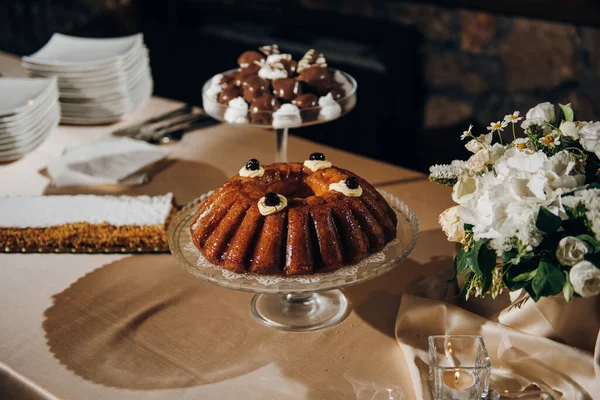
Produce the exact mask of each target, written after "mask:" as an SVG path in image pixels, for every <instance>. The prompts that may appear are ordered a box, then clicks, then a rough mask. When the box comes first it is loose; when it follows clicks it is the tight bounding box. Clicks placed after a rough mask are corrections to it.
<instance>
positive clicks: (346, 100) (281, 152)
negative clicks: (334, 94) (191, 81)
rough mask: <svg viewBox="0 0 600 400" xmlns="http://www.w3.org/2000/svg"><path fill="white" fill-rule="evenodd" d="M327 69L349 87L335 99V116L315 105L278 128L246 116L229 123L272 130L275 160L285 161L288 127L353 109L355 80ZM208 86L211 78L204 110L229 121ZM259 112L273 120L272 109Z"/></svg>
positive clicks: (204, 92) (204, 93) (314, 122)
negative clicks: (342, 79) (239, 120)
mask: <svg viewBox="0 0 600 400" xmlns="http://www.w3.org/2000/svg"><path fill="white" fill-rule="evenodd" d="M328 70H329V72H330V73H331V75H332V76H334V75H335V73H336V72H339V73H340V74H341V76H343V77H344V78H345V79H346V80H347V83H348V88H349V90H347V92H346V95H345V96H344V97H343V98H341V99H339V100H335V102H336V103H337V105H339V107H340V108H341V112H340V113H339V114H338V115H336V116H335V117H333V118H326V117H323V113H322V112H321V111H323V107H320V106H317V107H311V108H304V109H301V110H300V117H301V119H302V122H301V123H299V124H296V125H294V126H288V127H283V128H278V127H277V126H274V125H264V124H256V123H250V122H248V121H249V120H250V119H249V118H247V121H246V122H245V123H239V124H233V123H231V125H234V126H246V127H248V126H251V127H256V128H263V129H272V130H274V131H275V140H276V142H275V146H276V147H275V148H276V153H275V160H276V161H277V162H287V161H288V158H287V144H288V134H289V129H290V128H302V127H304V126H310V125H317V124H323V123H326V122H331V121H334V120H336V119H338V118H340V117H342V116H344V115H346V114H347V113H349V112H350V111H352V109H354V106H355V105H356V90H357V84H356V80H355V79H354V78H353V77H352V76H351V75H349V74H347V73H345V72H343V71H338V70H336V69H334V68H328ZM235 71H237V70H230V71H226V72H223V75H229V74H231V73H233V72H235ZM210 86H211V80H208V81H207V82H206V83H205V84H204V86H203V88H202V103H203V106H204V111H205V112H206V113H207V114H208V115H210V116H211V117H213V118H215V119H217V120H219V121H222V122H226V123H229V122H228V121H227V120H226V118H225V113H226V112H227V109H228V106H227V105H226V104H221V103H218V102H217V101H216V98H215V96H214V95H213V94H211V92H210V89H209V88H210ZM331 106H333V107H335V105H331ZM260 114H262V116H264V117H265V118H260V119H261V120H267V121H273V120H274V119H273V114H274V112H273V111H261V112H260Z"/></svg>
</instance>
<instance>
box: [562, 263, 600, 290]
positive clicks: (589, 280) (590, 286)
mask: <svg viewBox="0 0 600 400" xmlns="http://www.w3.org/2000/svg"><path fill="white" fill-rule="evenodd" d="M569 279H570V280H571V284H572V285H573V289H574V290H575V293H577V294H579V295H581V296H583V297H589V296H595V295H597V294H600V268H597V267H596V266H595V265H594V264H592V263H591V262H589V261H582V262H580V263H579V264H577V265H575V266H574V267H573V268H571V271H570V272H569Z"/></svg>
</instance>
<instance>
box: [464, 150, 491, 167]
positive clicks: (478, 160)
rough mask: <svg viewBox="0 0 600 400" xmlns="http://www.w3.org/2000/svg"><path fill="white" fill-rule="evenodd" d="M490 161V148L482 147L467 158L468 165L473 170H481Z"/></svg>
mask: <svg viewBox="0 0 600 400" xmlns="http://www.w3.org/2000/svg"><path fill="white" fill-rule="evenodd" d="M489 161H490V151H489V150H488V149H481V150H479V151H478V152H477V153H475V154H473V155H472V156H471V157H470V158H469V159H468V160H467V165H466V167H467V168H468V169H470V170H471V171H473V172H479V171H481V170H483V169H484V168H485V166H486V165H487V164H488V162H489Z"/></svg>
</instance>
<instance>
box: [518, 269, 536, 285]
mask: <svg viewBox="0 0 600 400" xmlns="http://www.w3.org/2000/svg"><path fill="white" fill-rule="evenodd" d="M536 274H537V269H534V270H532V271H528V272H523V273H522V274H519V275H517V276H515V277H514V278H513V281H514V282H526V281H530V280H532V279H533V278H534V277H535V275H536Z"/></svg>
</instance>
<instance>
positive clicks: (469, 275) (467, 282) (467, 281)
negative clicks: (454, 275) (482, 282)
mask: <svg viewBox="0 0 600 400" xmlns="http://www.w3.org/2000/svg"><path fill="white" fill-rule="evenodd" d="M473 276H474V275H473V272H471V271H467V273H466V274H465V284H464V286H463V288H462V289H461V290H460V292H459V293H458V294H457V295H456V297H465V296H466V295H467V290H468V289H469V285H470V283H471V279H473Z"/></svg>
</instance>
